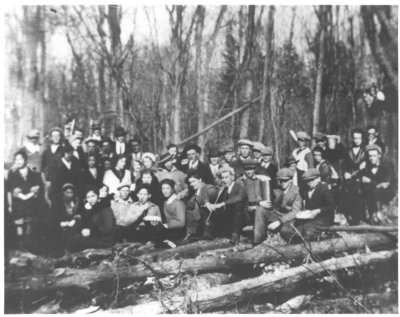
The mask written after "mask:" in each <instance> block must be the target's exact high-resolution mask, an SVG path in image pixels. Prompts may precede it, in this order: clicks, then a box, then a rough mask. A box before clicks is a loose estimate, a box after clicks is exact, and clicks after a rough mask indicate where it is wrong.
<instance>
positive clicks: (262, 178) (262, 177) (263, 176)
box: [256, 174, 271, 182]
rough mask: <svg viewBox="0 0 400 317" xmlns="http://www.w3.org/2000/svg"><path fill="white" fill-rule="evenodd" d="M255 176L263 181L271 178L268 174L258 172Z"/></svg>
mask: <svg viewBox="0 0 400 317" xmlns="http://www.w3.org/2000/svg"><path fill="white" fill-rule="evenodd" d="M256 177H257V178H258V179H259V180H260V181H263V182H266V181H269V180H271V178H270V177H269V176H267V175H262V174H259V175H256Z"/></svg>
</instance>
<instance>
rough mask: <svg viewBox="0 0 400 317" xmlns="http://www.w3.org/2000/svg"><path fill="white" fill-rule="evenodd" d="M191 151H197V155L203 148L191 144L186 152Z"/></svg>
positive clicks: (186, 148)
mask: <svg viewBox="0 0 400 317" xmlns="http://www.w3.org/2000/svg"><path fill="white" fill-rule="evenodd" d="M190 150H195V151H196V152H197V153H201V148H200V146H198V145H197V144H189V145H187V146H186V147H185V149H184V152H185V153H187V151H190Z"/></svg>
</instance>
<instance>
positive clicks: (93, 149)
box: [87, 142, 96, 153]
mask: <svg viewBox="0 0 400 317" xmlns="http://www.w3.org/2000/svg"><path fill="white" fill-rule="evenodd" d="M87 151H88V153H94V152H96V144H94V143H93V142H88V144H87Z"/></svg>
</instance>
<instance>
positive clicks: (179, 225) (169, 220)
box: [154, 179, 186, 248]
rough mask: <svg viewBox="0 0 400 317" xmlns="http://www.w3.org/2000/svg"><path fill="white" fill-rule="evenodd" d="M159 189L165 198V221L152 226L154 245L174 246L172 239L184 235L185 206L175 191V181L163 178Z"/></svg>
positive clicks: (175, 239)
mask: <svg viewBox="0 0 400 317" xmlns="http://www.w3.org/2000/svg"><path fill="white" fill-rule="evenodd" d="M160 185H161V191H162V194H163V196H164V198H165V201H164V214H165V218H166V219H165V222H158V223H157V224H156V225H155V226H154V231H155V232H154V235H155V246H156V248H157V247H167V248H168V247H175V244H174V243H173V242H171V241H170V240H172V241H177V240H180V239H182V238H183V237H184V236H185V230H186V228H185V224H186V206H185V203H184V202H183V201H182V200H180V199H178V197H177V195H176V193H175V190H174V188H175V182H174V181H173V180H172V179H164V180H163V181H162V182H161V183H160Z"/></svg>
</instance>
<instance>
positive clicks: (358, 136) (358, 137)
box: [353, 133, 362, 146]
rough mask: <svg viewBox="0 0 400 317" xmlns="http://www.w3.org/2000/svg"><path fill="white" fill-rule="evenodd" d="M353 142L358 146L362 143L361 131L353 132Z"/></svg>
mask: <svg viewBox="0 0 400 317" xmlns="http://www.w3.org/2000/svg"><path fill="white" fill-rule="evenodd" d="M353 143H354V144H355V145H356V146H360V145H361V143H362V134H361V133H353Z"/></svg>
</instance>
